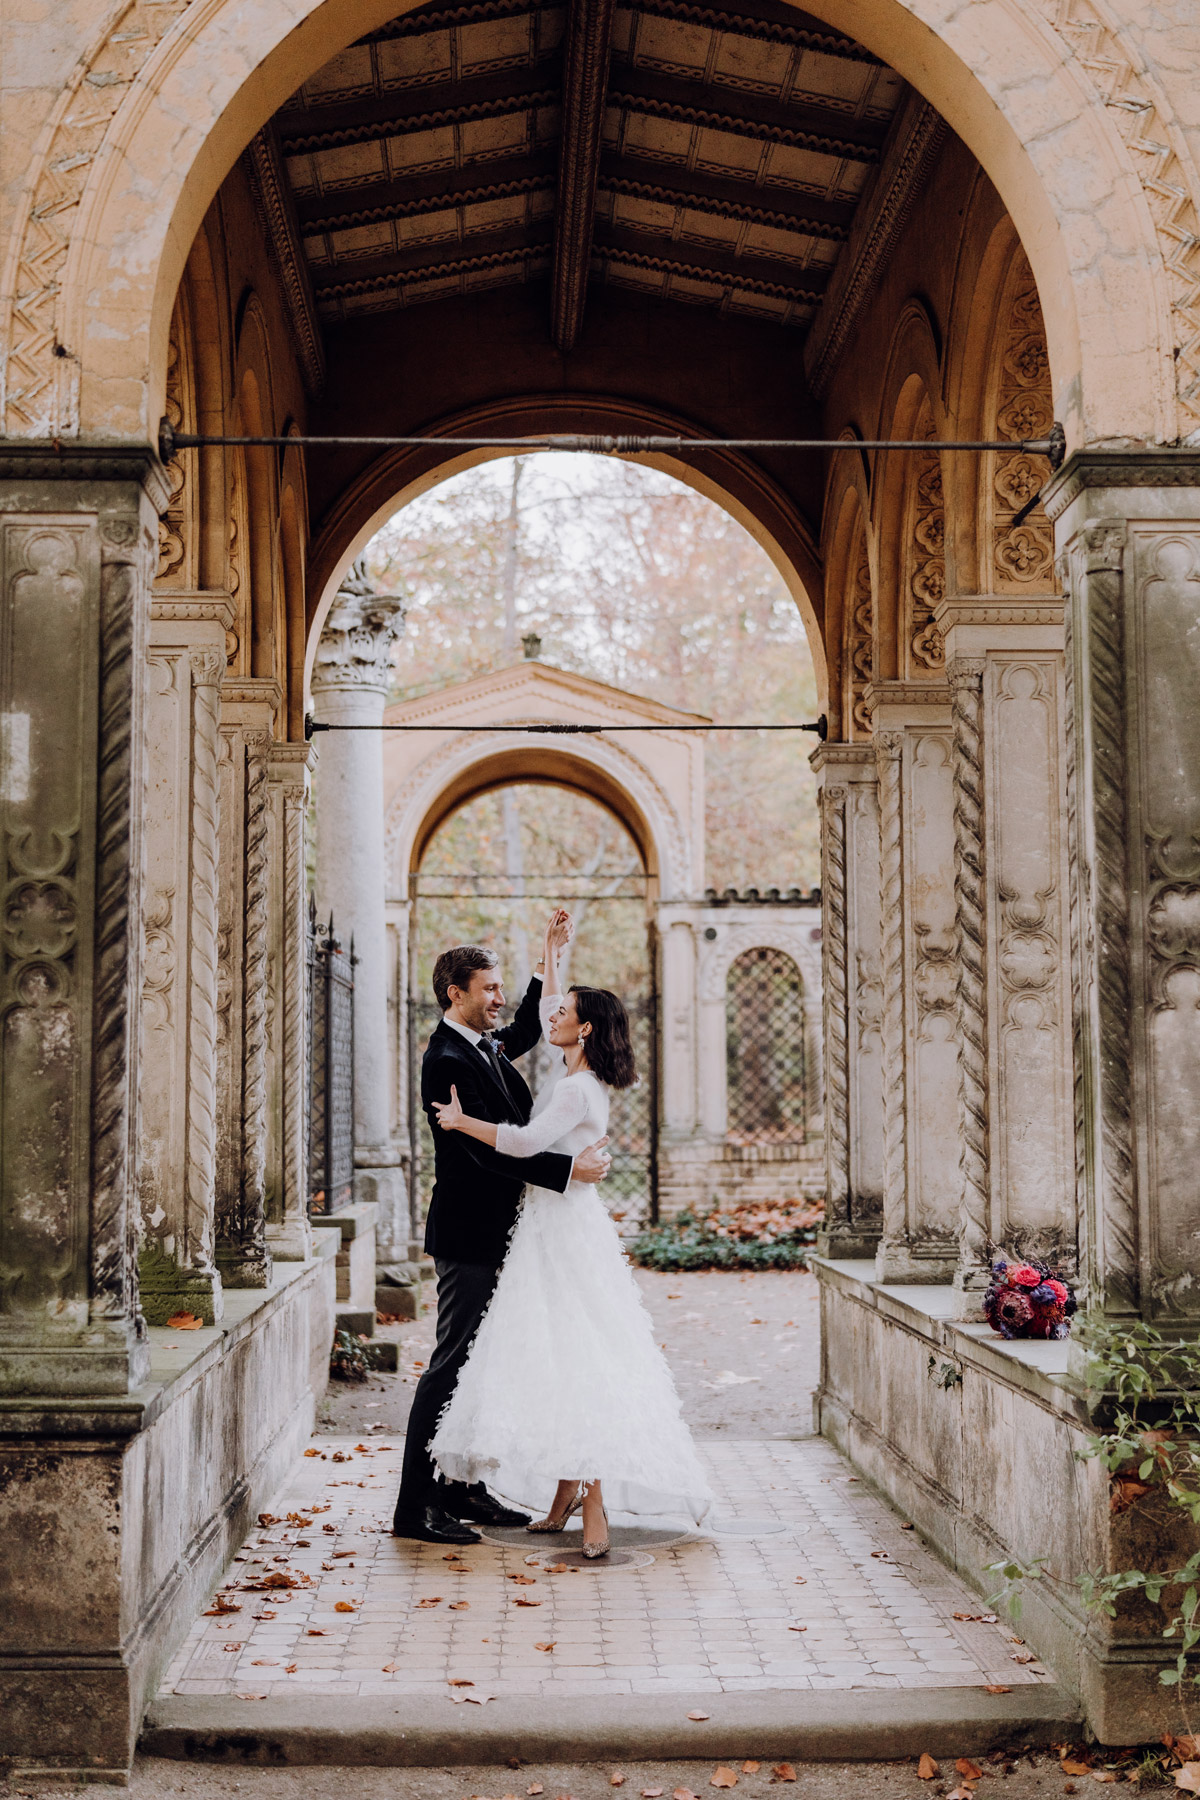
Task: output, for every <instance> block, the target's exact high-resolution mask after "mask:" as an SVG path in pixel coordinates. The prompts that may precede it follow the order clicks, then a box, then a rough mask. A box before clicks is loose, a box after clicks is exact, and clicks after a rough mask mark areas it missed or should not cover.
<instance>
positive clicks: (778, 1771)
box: [771, 1763, 796, 1781]
mask: <svg viewBox="0 0 1200 1800" xmlns="http://www.w3.org/2000/svg"><path fill="white" fill-rule="evenodd" d="M771 1773H772V1775H773V1776H774V1777H775V1779H776V1781H795V1779H796V1771H795V1769H793V1767H792V1765H791V1763H773V1764H772V1766H771Z"/></svg>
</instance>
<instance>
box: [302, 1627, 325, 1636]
mask: <svg viewBox="0 0 1200 1800" xmlns="http://www.w3.org/2000/svg"><path fill="white" fill-rule="evenodd" d="M304 1635H305V1637H324V1636H325V1633H324V1632H323V1631H319V1630H318V1629H317V1627H316V1626H315V1625H310V1626H309V1628H308V1630H307V1631H306V1632H305V1634H304Z"/></svg>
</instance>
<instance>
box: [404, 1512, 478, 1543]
mask: <svg viewBox="0 0 1200 1800" xmlns="http://www.w3.org/2000/svg"><path fill="white" fill-rule="evenodd" d="M392 1536H393V1537H402V1538H418V1539H419V1540H420V1541H421V1543H423V1544H478V1543H479V1542H480V1537H479V1533H478V1532H477V1531H472V1530H471V1527H470V1526H469V1525H460V1524H459V1522H458V1520H457V1519H456V1518H455V1517H454V1515H453V1513H448V1512H447V1511H446V1510H445V1508H444V1507H441V1506H435V1505H432V1504H431V1505H429V1506H426V1507H423V1508H422V1509H421V1511H420V1512H419V1513H415V1514H414V1515H413V1516H412V1517H408V1516H407V1515H405V1514H402V1513H397V1514H396V1517H395V1519H394V1520H393V1521H392Z"/></svg>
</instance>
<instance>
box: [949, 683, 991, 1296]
mask: <svg viewBox="0 0 1200 1800" xmlns="http://www.w3.org/2000/svg"><path fill="white" fill-rule="evenodd" d="M985 667H986V665H985V664H984V663H983V662H979V661H964V660H961V659H960V660H958V661H956V662H955V664H954V666H953V668H952V669H951V672H950V692H951V701H952V705H953V716H954V761H953V774H954V911H955V922H956V929H957V937H958V966H959V973H958V1032H959V1047H958V1074H959V1089H958V1092H959V1121H960V1130H961V1134H962V1150H961V1156H960V1162H959V1167H960V1169H961V1172H962V1193H961V1199H960V1206H959V1278H960V1285H963V1286H972V1287H974V1286H978V1285H979V1280H980V1277H981V1276H982V1275H983V1274H985V1273H986V1270H987V1267H988V1262H989V1255H988V1245H989V1241H990V1210H991V1192H990V1172H989V1133H988V1050H987V898H986V894H985V890H984V821H983V804H984V777H983V762H982V748H981V746H982V730H983V676H984V670H985Z"/></svg>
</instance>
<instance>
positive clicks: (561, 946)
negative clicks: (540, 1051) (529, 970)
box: [538, 906, 575, 1063]
mask: <svg viewBox="0 0 1200 1800" xmlns="http://www.w3.org/2000/svg"><path fill="white" fill-rule="evenodd" d="M574 935H575V922H574V920H573V919H572V918H571V915H570V913H568V912H566V911H564V909H563V908H562V907H561V906H560V907H559V908H558V910H557V911H556V912H552V913H551V915H550V918H549V920H548V922H547V924H546V936H545V940H544V942H543V945H542V962H543V964H544V965H545V971H546V972H545V974H544V975H543V977H542V997H541V999H540V1000H539V1001H538V1012H539V1014H540V1015H541V1021H542V1036H543V1037H544V1038H545V1040H546V1045H547V1048H548V1049H549V1052H550V1055H551V1057H552V1058H557V1060H558V1061H559V1062H560V1063H561V1062H562V1061H563V1060H564V1058H563V1053H562V1051H561V1050H559V1049H557V1048H556V1046H555V1045H553V1044H551V1042H550V1026H551V1024H552V1022H553V1019H554V1015H555V1013H556V1012H557V1011H558V1009H559V1007H560V1006H561V1004H562V976H561V974H560V972H559V960H560V958H561V956H562V953H563V951H564V950H565V949H566V947H567V945H568V944H569V943H570V941H571V939H572V937H573V936H574Z"/></svg>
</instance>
